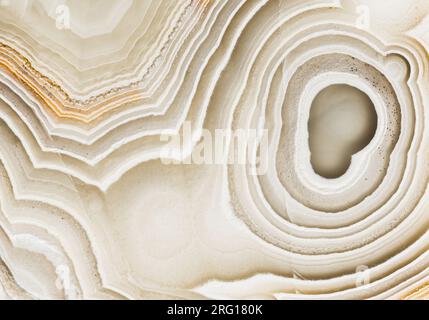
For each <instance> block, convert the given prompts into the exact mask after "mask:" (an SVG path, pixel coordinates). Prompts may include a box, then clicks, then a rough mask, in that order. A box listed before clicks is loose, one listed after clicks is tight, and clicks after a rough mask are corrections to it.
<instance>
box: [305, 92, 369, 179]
mask: <svg viewBox="0 0 429 320" xmlns="http://www.w3.org/2000/svg"><path fill="white" fill-rule="evenodd" d="M376 128H377V113H376V111H375V108H374V104H373V103H372V101H371V99H370V98H369V97H368V96H367V95H366V94H365V93H364V92H362V91H361V90H359V89H357V88H354V87H352V86H349V85H331V86H329V87H327V88H325V89H323V90H322V91H321V92H320V93H319V94H318V95H317V96H316V98H315V99H314V101H313V103H312V106H311V110H310V118H309V121H308V130H309V146H310V152H311V164H312V166H313V168H314V171H315V172H316V173H317V174H319V175H321V176H323V177H325V178H330V179H332V178H338V177H340V176H341V175H343V174H344V173H345V172H346V171H347V169H348V167H349V166H350V162H351V158H352V156H353V154H355V153H357V152H359V151H360V150H362V149H363V148H365V147H366V146H367V145H368V144H369V142H370V141H371V139H372V138H373V137H374V134H375V131H376Z"/></svg>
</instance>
